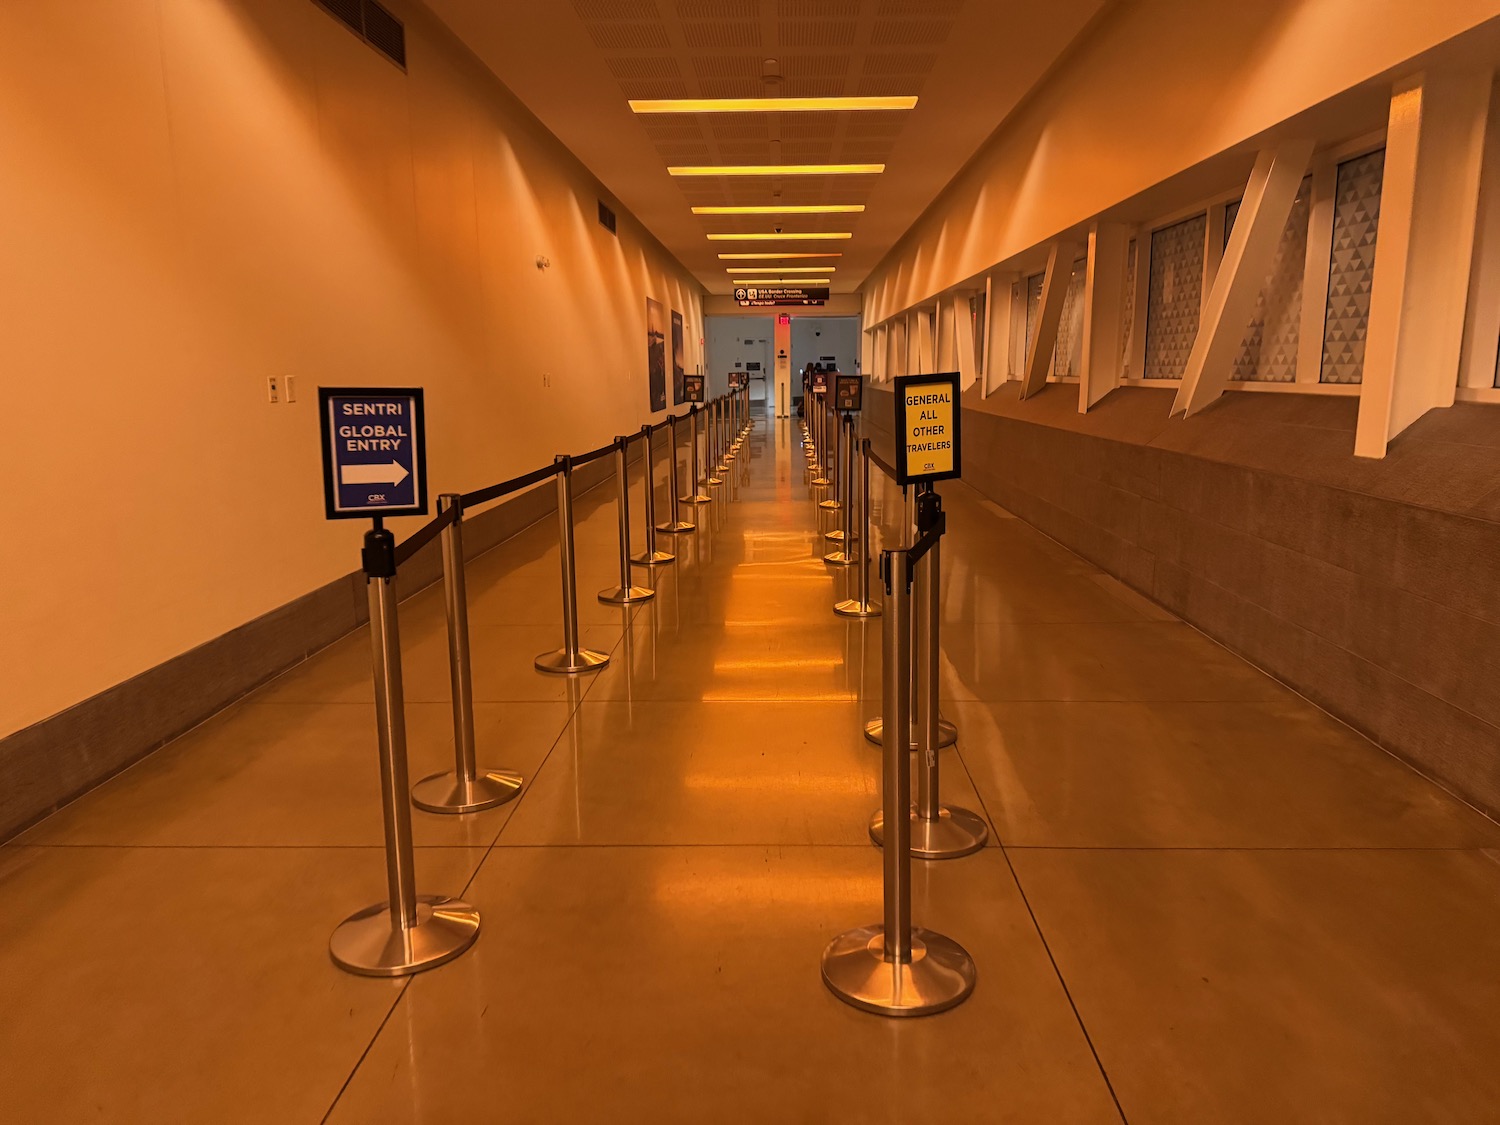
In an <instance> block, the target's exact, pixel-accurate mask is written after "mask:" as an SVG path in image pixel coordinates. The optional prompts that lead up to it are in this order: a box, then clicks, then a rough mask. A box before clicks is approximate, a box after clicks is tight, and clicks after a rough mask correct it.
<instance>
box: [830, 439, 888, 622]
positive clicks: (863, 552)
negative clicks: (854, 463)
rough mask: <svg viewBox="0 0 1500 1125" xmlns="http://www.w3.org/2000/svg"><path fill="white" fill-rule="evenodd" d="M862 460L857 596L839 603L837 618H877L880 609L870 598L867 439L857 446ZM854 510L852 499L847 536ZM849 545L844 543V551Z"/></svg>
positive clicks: (871, 543) (846, 520)
mask: <svg viewBox="0 0 1500 1125" xmlns="http://www.w3.org/2000/svg"><path fill="white" fill-rule="evenodd" d="M860 452H861V454H862V457H861V460H862V461H863V462H864V468H863V473H862V477H861V480H860V489H859V592H858V595H857V596H856V597H852V598H849V599H847V600H846V601H842V602H839V603H838V604H837V605H836V606H834V607H833V612H834V613H836V614H838V615H839V616H840V617H879V616H880V607H879V606H878V605H876V604H875V603H874V602H873V601H872V600H871V598H870V566H871V564H872V563H873V562H874V560H875V551H874V538H873V532H872V530H871V525H872V523H873V520H872V519H871V517H870V439H869V438H865V439H864V441H863V442H861V443H860ZM853 508H854V504H853V500H852V497H851V500H850V504H849V510H848V511H846V512H845V513H844V528H845V531H846V533H847V531H848V528H849V527H850V526H851V523H850V519H851V515H852V509H853ZM847 546H848V541H847V540H845V547H846V549H847Z"/></svg>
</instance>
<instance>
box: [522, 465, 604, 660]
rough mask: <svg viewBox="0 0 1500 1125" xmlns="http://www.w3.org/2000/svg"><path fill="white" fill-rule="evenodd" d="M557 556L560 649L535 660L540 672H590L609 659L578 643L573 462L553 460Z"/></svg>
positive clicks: (601, 653) (543, 654)
mask: <svg viewBox="0 0 1500 1125" xmlns="http://www.w3.org/2000/svg"><path fill="white" fill-rule="evenodd" d="M556 461H557V463H558V464H559V465H560V466H561V471H560V472H559V473H558V474H557V532H558V535H557V538H558V555H559V556H560V557H561V559H562V600H563V647H562V648H560V649H558V650H557V651H555V652H544V653H542V655H540V656H538V657H537V658H536V662H535V663H536V668H537V671H539V672H553V673H556V674H558V675H565V676H566V675H572V674H574V673H575V672H593V671H595V670H597V669H599V668H603V667H604V666H605V665H606V664H608V663H609V655H608V654H607V653H603V652H595V651H594V650H593V649H587V648H582V647H581V646H580V645H579V643H578V573H577V569H576V560H575V559H574V557H573V458H571V457H568V456H562V457H558V458H556Z"/></svg>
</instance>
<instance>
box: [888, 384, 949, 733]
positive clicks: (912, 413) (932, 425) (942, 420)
mask: <svg viewBox="0 0 1500 1125" xmlns="http://www.w3.org/2000/svg"><path fill="white" fill-rule="evenodd" d="M961 379H962V377H961V376H960V375H959V373H958V372H956V371H947V372H938V373H934V374H928V375H898V376H897V377H896V379H895V384H894V389H895V419H894V422H895V424H894V426H893V429H892V432H893V433H894V434H895V435H896V464H895V466H894V467H895V470H896V483H897V484H898V485H900V486H901V487H902V488H907V489H909V490H910V491H909V493H908V494H909V495H910V496H912V499H913V501H915V494H916V492H917V491H918V490H917V489H916V488H915V486H917V485H921V484H927V485H932V484H934V483H936V482H937V481H940V480H956V479H957V478H958V477H960V476H961V475H962V471H963V441H962V437H963V435H962V419H963V411H962V409H961V408H960V396H961V393H962V391H961ZM933 396H940V398H941V401H940V402H931V401H927V400H929V399H931V398H932V397H933ZM924 411H927V412H930V413H933V414H936V415H938V417H933V418H923V417H922V414H923V413H924ZM932 430H938V431H940V432H938V433H932V432H929V431H932ZM915 431H920V432H915ZM934 445H936V446H939V448H937V449H931V448H927V447H929V446H934ZM913 454H915V456H913ZM908 522H910V520H908ZM913 674H914V676H915V668H914V669H913ZM884 734H885V726H884V723H883V722H882V720H881V719H879V718H876V719H871V720H870V721H869V722H868V723H866V724H865V738H866V739H867V740H868V741H870V742H873V743H875V744H876V745H877V746H878V745H880V744H881V742H882V741H883V738H884ZM911 734H912V737H911V749H912V751H913V752H914V753H915V752H916V751H917V750H918V748H919V743H920V732H918V731H917V730H916V729H915V724H913V729H912V732H911ZM957 741H958V728H957V727H955V726H954V725H953V724H952V723H951V722H949V721H948V720H947V719H941V718H940V719H939V722H938V745H939V746H942V747H948V746H952V745H953V744H954V743H956V742H957Z"/></svg>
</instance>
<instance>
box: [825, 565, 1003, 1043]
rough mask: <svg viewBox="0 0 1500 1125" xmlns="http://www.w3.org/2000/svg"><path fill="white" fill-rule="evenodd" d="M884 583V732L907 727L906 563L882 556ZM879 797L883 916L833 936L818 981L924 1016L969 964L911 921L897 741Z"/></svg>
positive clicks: (903, 765)
mask: <svg viewBox="0 0 1500 1125" xmlns="http://www.w3.org/2000/svg"><path fill="white" fill-rule="evenodd" d="M881 571H882V574H883V576H884V578H885V598H886V605H887V606H889V607H890V612H889V613H887V614H886V615H885V618H884V625H885V628H884V636H883V641H884V643H883V645H882V666H881V678H882V684H883V691H884V704H883V706H884V718H885V727H886V729H887V730H896V731H904V730H906V729H907V728H908V727H910V725H911V696H910V687H911V678H910V671H911V613H910V604H909V603H910V599H911V561H910V558H909V557H908V555H907V553H906V552H905V551H904V550H901V551H886V552H884V554H883V555H882V556H881ZM881 787H882V800H883V803H884V806H885V811H886V819H887V821H888V822H889V823H890V824H891V825H892V826H893V828H892V833H891V841H890V846H889V847H887V848H886V849H885V851H884V856H883V861H884V863H883V866H884V879H883V888H884V900H885V903H884V905H885V918H884V921H883V922H882V923H881V924H879V925H874V926H862V927H860V928H859V929H855V930H849V931H848V932H847V933H843V934H840V935H839V936H838V937H836V938H834V939H833V941H832V942H831V943H830V944H829V946H828V948H827V949H825V950H824V951H823V963H822V969H823V983H824V984H826V985H827V986H828V988H829V989H830V990H831V991H832V992H833V994H834V995H835V996H837V997H838V998H839V999H840V1000H843V1001H844V1002H845V1003H847V1004H852V1005H853V1006H854V1007H856V1008H859V1009H861V1010H863V1011H866V1012H874V1013H876V1014H877V1015H883V1016H925V1015H931V1014H933V1013H935V1012H942V1011H946V1010H947V1009H949V1008H952V1007H954V1006H955V1005H957V1004H961V1003H962V1002H963V1001H964V1000H966V999H967V998H968V997H969V994H970V993H971V992H973V990H974V977H975V971H974V962H973V960H972V959H971V958H970V957H969V955H968V953H967V952H966V951H965V950H964V948H963V946H961V945H959V944H958V943H957V942H955V941H953V940H952V939H951V938H947V937H944V936H943V935H942V934H939V933H935V932H933V931H931V930H922V929H915V928H913V926H912V924H911V852H910V850H909V845H910V843H911V817H910V813H909V810H910V807H911V774H910V769H909V766H908V759H907V753H906V747H905V746H904V745H902V743H901V742H900V740H897V739H890V740H888V741H887V742H886V744H885V758H884V766H883V769H882V780H881Z"/></svg>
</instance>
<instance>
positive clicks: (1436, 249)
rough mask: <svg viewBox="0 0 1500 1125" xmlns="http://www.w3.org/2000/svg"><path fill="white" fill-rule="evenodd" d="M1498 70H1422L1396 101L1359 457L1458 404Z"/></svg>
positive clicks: (1357, 435)
mask: <svg viewBox="0 0 1500 1125" xmlns="http://www.w3.org/2000/svg"><path fill="white" fill-rule="evenodd" d="M1492 82H1493V76H1492V74H1491V73H1490V71H1488V70H1475V71H1456V72H1455V71H1448V70H1444V71H1442V72H1441V73H1437V72H1431V73H1427V74H1419V75H1416V76H1415V77H1413V78H1409V79H1406V80H1404V81H1402V82H1401V83H1399V84H1398V85H1397V86H1396V89H1395V92H1394V95H1393V96H1392V98H1391V115H1390V126H1389V129H1388V131H1387V139H1386V149H1385V175H1384V178H1383V182H1382V186H1381V195H1380V233H1379V236H1378V238H1377V239H1376V242H1375V276H1374V279H1373V281H1372V283H1371V288H1370V324H1369V331H1368V333H1367V335H1366V339H1365V362H1364V373H1363V386H1362V387H1361V389H1360V396H1359V421H1358V424H1357V425H1356V427H1355V431H1354V452H1355V455H1356V456H1359V457H1384V456H1385V453H1386V447H1387V446H1388V445H1389V443H1390V440H1391V439H1392V438H1393V437H1395V436H1396V435H1397V434H1399V433H1400V432H1401V431H1402V430H1404V429H1406V427H1407V426H1410V425H1411V424H1412V423H1413V422H1415V421H1416V420H1417V419H1418V418H1420V417H1421V416H1422V415H1423V414H1425V413H1427V411H1429V410H1431V409H1433V408H1434V407H1442V406H1452V405H1453V401H1454V397H1455V395H1456V393H1457V386H1458V369H1459V361H1460V358H1461V356H1462V354H1463V334H1464V313H1465V308H1466V305H1467V301H1468V296H1469V267H1470V265H1471V264H1472V262H1473V255H1474V231H1475V227H1476V223H1477V214H1478V208H1479V175H1480V169H1481V168H1482V167H1483V163H1484V130H1485V124H1486V122H1487V121H1488V118H1489V108H1490V87H1491V84H1492Z"/></svg>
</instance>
